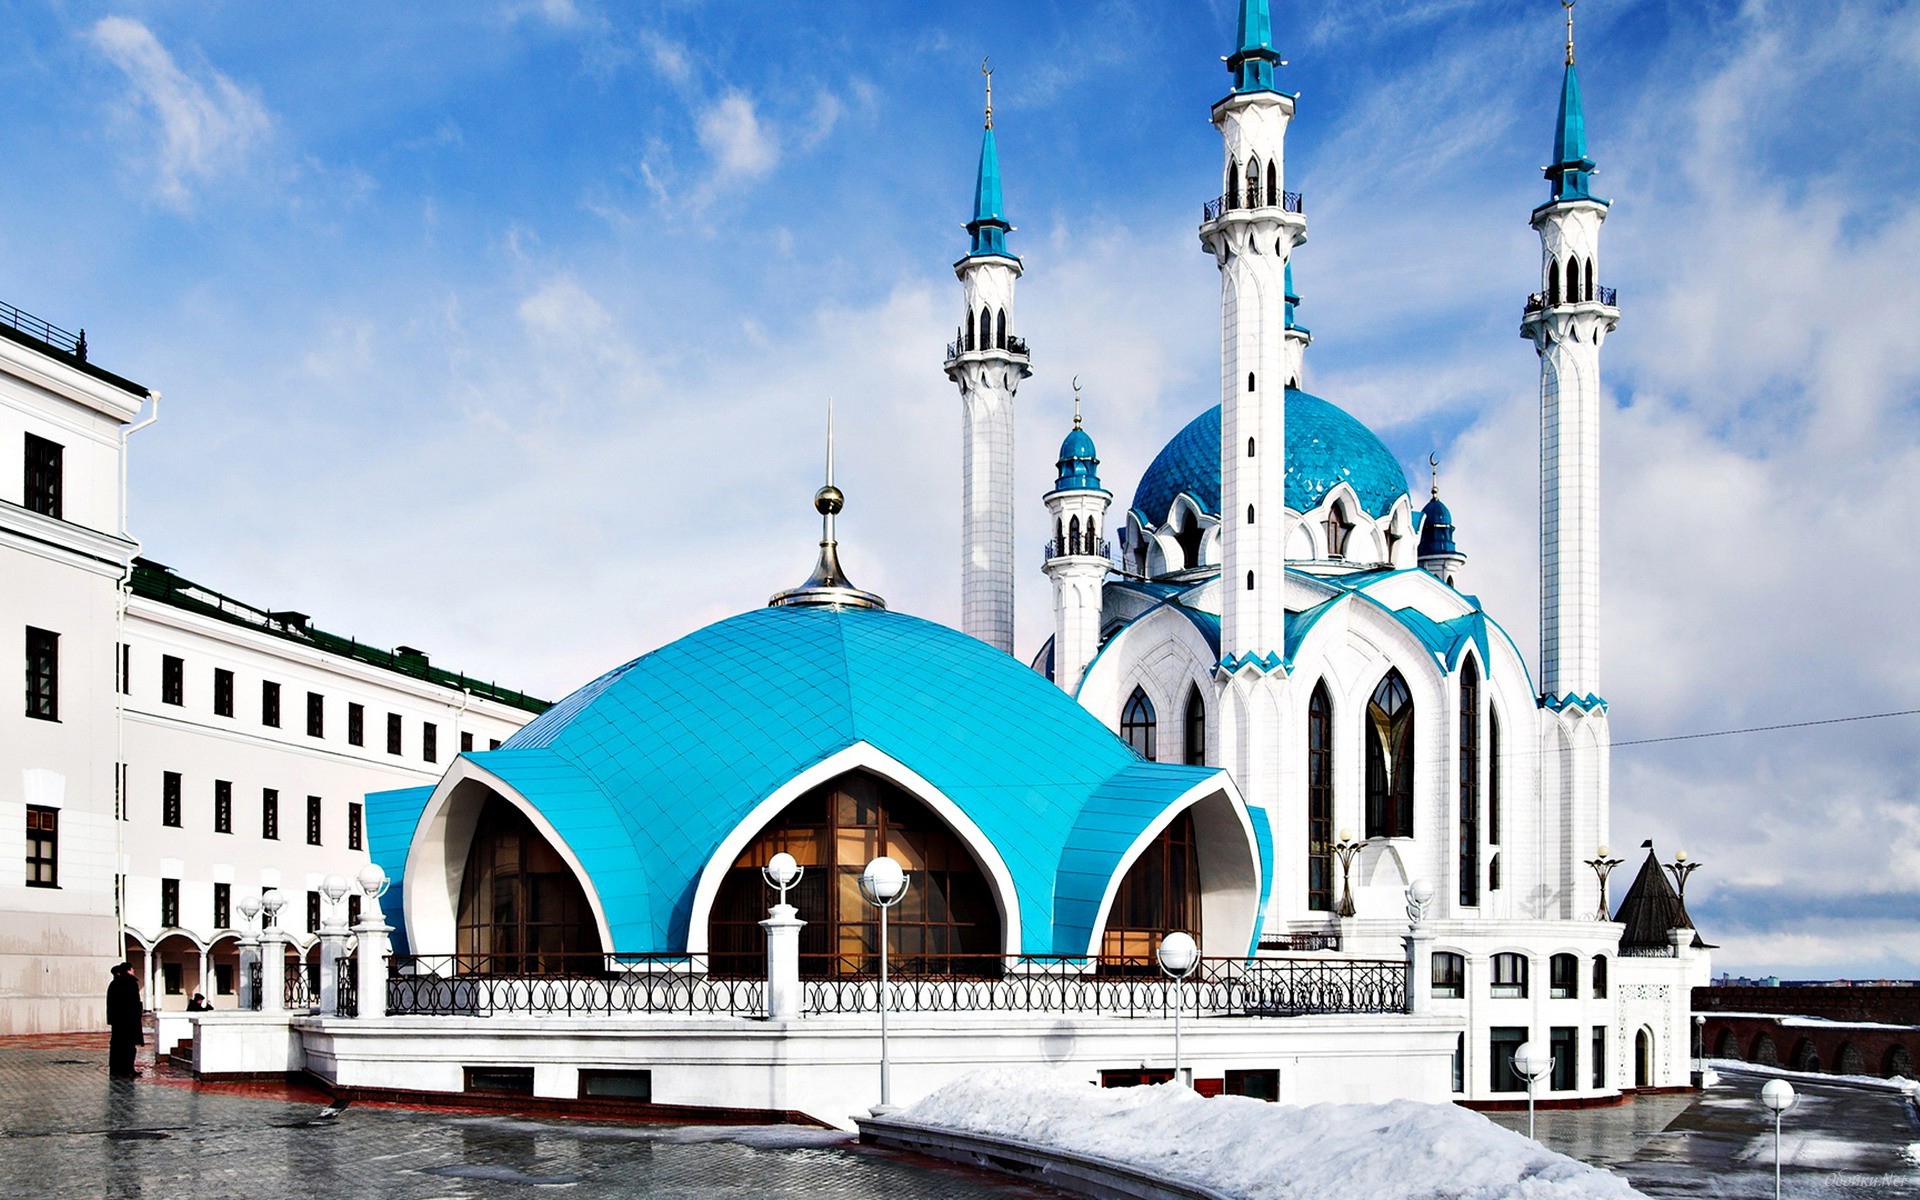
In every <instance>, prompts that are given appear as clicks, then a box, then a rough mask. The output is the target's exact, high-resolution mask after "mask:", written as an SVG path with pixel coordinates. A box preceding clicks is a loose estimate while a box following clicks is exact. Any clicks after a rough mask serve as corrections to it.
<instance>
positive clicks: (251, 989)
mask: <svg viewBox="0 0 1920 1200" xmlns="http://www.w3.org/2000/svg"><path fill="white" fill-rule="evenodd" d="M265 998H266V985H265V984H264V983H262V982H261V970H260V960H259V959H255V960H254V961H253V962H251V963H248V964H247V1007H248V1008H250V1009H253V1010H254V1011H255V1012H258V1011H259V1010H260V1006H261V1002H262V1001H263V1000H265Z"/></svg>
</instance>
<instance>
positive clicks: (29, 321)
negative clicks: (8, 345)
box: [0, 303, 87, 362]
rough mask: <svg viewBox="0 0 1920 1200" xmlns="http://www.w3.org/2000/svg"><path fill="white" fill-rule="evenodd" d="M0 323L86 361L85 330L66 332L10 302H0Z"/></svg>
mask: <svg viewBox="0 0 1920 1200" xmlns="http://www.w3.org/2000/svg"><path fill="white" fill-rule="evenodd" d="M0 325H5V326H7V327H8V328H10V329H17V330H19V331H20V332H21V333H24V334H26V335H27V336H28V337H30V338H34V339H35V340H37V341H42V342H45V343H46V344H47V345H49V346H52V347H53V348H54V349H55V350H58V351H61V352H62V353H64V354H71V355H73V356H74V357H75V358H77V359H79V360H80V361H81V362H85V361H87V331H86V330H84V329H83V330H81V331H80V332H79V333H68V332H67V331H66V330H64V329H62V328H60V327H59V326H58V325H54V324H51V323H49V322H47V321H42V320H41V319H40V318H39V317H36V316H34V315H33V314H32V313H27V312H21V311H20V310H19V309H17V308H15V307H14V306H13V305H11V304H5V303H0Z"/></svg>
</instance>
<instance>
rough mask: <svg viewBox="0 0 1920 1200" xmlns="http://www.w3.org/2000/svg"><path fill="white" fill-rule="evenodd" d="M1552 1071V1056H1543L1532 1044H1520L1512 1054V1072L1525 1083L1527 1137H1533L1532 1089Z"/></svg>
mask: <svg viewBox="0 0 1920 1200" xmlns="http://www.w3.org/2000/svg"><path fill="white" fill-rule="evenodd" d="M1551 1070H1553V1056H1552V1055H1550V1054H1548V1055H1543V1054H1541V1053H1540V1051H1539V1050H1537V1049H1535V1048H1534V1045H1533V1043H1532V1042H1521V1043H1520V1048H1519V1049H1518V1050H1515V1051H1514V1052H1513V1072H1514V1074H1516V1075H1518V1076H1520V1078H1522V1079H1524V1080H1526V1081H1527V1136H1528V1137H1532V1136H1533V1088H1534V1085H1535V1084H1537V1083H1539V1082H1540V1079H1541V1077H1542V1076H1544V1075H1545V1074H1546V1073H1547V1072H1548V1071H1551Z"/></svg>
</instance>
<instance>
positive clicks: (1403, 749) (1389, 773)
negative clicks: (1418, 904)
mask: <svg viewBox="0 0 1920 1200" xmlns="http://www.w3.org/2000/svg"><path fill="white" fill-rule="evenodd" d="M1365 737H1366V739H1367V837H1369V838H1383V837H1412V836H1413V695H1412V693H1410V692H1408V691H1407V681H1406V680H1405V679H1403V678H1401V677H1400V672H1399V671H1388V672H1387V674H1386V678H1384V679H1382V680H1381V681H1380V686H1378V687H1376V688H1374V689H1373V698H1372V699H1371V700H1368V701H1367V724H1366V731H1365Z"/></svg>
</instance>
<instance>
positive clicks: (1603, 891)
mask: <svg viewBox="0 0 1920 1200" xmlns="http://www.w3.org/2000/svg"><path fill="white" fill-rule="evenodd" d="M1583 861H1585V862H1586V864H1587V865H1588V866H1589V867H1592V868H1593V873H1594V874H1595V875H1598V876H1599V877H1600V907H1599V908H1598V909H1597V910H1595V912H1594V914H1593V919H1594V920H1596V921H1611V920H1613V913H1612V912H1611V911H1610V910H1609V908H1608V906H1607V876H1609V875H1611V874H1613V869H1614V868H1615V867H1617V866H1619V865H1620V864H1621V863H1622V862H1623V861H1625V860H1623V859H1618V858H1609V857H1607V848H1606V847H1605V846H1602V847H1600V854H1599V856H1598V857H1596V858H1589V859H1585V860H1583Z"/></svg>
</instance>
